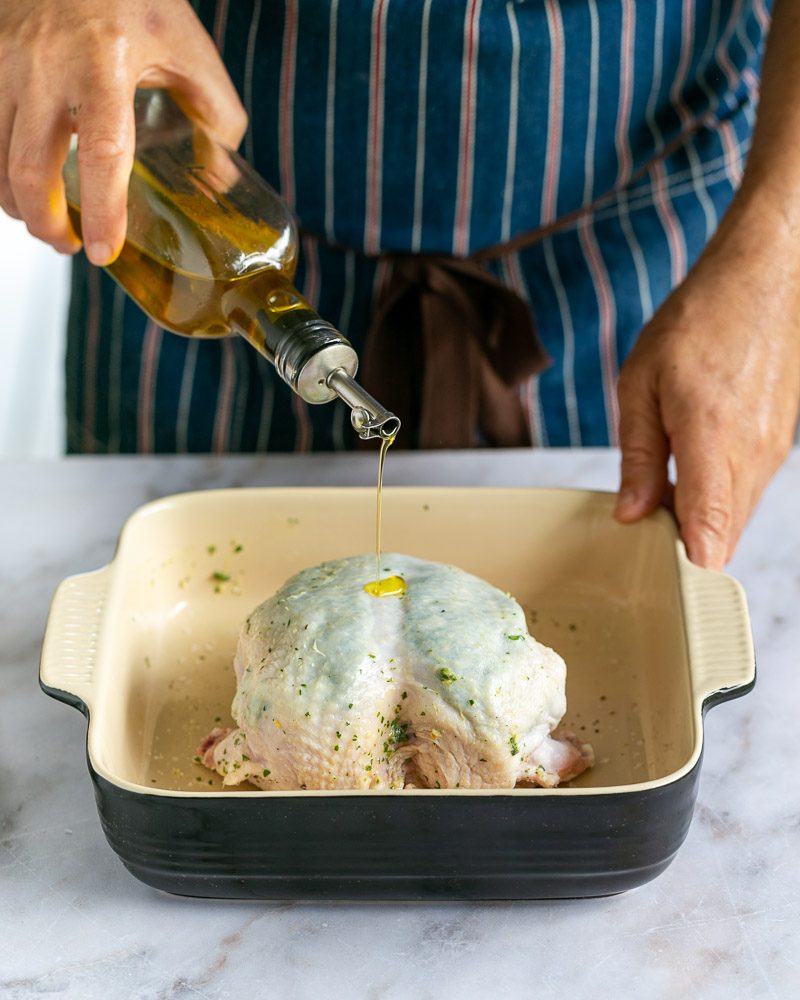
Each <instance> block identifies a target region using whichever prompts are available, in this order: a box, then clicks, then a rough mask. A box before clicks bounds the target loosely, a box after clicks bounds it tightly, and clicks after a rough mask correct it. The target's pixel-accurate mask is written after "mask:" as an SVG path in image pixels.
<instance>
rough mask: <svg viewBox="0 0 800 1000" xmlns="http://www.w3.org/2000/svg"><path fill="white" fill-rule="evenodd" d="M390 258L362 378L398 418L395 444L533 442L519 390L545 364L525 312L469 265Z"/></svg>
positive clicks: (428, 258)
mask: <svg viewBox="0 0 800 1000" xmlns="http://www.w3.org/2000/svg"><path fill="white" fill-rule="evenodd" d="M386 259H387V262H388V264H389V267H390V268H391V272H390V275H389V278H388V280H387V281H386V282H385V283H384V285H383V288H382V290H381V292H380V295H379V298H378V302H377V307H376V310H375V314H374V316H373V319H372V324H371V326H370V329H369V333H368V334H367V340H366V344H365V348H364V352H363V361H362V369H361V378H362V380H363V384H364V387H365V388H366V389H367V390H368V391H369V392H371V393H372V394H373V395H374V396H375V397H376V398H377V399H379V400H380V401H381V403H383V405H384V406H386V407H387V409H389V410H391V411H392V413H396V414H397V416H398V417H399V418H400V420H401V421H402V428H401V430H400V433H399V434H398V437H397V444H398V445H399V446H400V447H401V448H408V447H412V446H414V447H419V448H468V447H475V446H476V445H479V444H490V445H495V446H498V447H506V448H512V447H517V446H525V445H530V443H531V438H530V430H529V427H528V421H527V420H526V417H525V411H524V409H523V406H522V401H521V398H520V394H519V386H520V384H521V383H522V382H523V381H524V380H525V379H526V378H529V377H530V376H531V375H535V374H536V373H537V372H540V371H541V370H542V369H543V368H545V367H546V366H547V365H548V364H549V363H550V358H549V357H548V356H547V354H546V352H545V350H544V348H543V347H542V344H541V341H540V340H539V337H538V335H537V333H536V330H535V327H534V324H533V319H532V316H531V311H530V308H529V306H528V305H527V304H526V303H525V302H523V301H522V299H521V298H520V297H519V296H518V295H517V294H516V293H515V292H513V291H512V290H511V289H509V288H506V287H505V286H504V285H502V284H501V283H500V282H499V281H498V280H497V279H496V278H495V277H493V275H491V274H490V273H489V272H488V271H487V270H486V269H485V267H483V265H482V264H480V263H478V262H477V261H475V260H470V259H461V258H455V257H447V256H439V255H406V254H397V255H388V256H387V258H386Z"/></svg>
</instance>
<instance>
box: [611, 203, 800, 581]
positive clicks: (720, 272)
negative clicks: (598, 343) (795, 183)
mask: <svg viewBox="0 0 800 1000" xmlns="http://www.w3.org/2000/svg"><path fill="white" fill-rule="evenodd" d="M798 235H800V233H799V232H798V230H797V228H796V227H795V225H794V224H793V222H792V221H791V219H790V217H789V216H788V213H786V211H785V208H784V207H783V206H781V205H780V204H779V203H776V201H775V199H774V197H773V196H765V197H759V196H758V195H756V196H755V197H750V195H748V196H747V197H745V196H742V198H741V199H739V200H738V201H735V202H734V204H733V206H732V207H731V210H730V211H729V213H728V215H726V217H725V218H724V220H723V223H722V225H721V226H720V229H719V230H718V232H717V233H716V235H715V236H714V238H713V239H712V240H711V242H710V243H709V245H708V247H707V248H706V250H705V252H704V253H703V255H702V256H701V258H700V260H699V261H698V263H697V264H696V265H695V267H694V268H693V269H692V271H691V272H690V274H689V275H688V277H687V278H686V280H685V281H684V283H683V284H682V285H680V286H679V287H678V288H677V289H676V290H675V291H674V292H673V293H672V294H671V295H670V296H669V298H668V299H667V300H666V301H665V302H664V304H663V305H662V306H661V308H660V309H659V310H658V312H657V313H656V315H655V316H654V317H653V319H652V320H651V322H650V323H649V324H648V325H647V326H646V327H645V329H644V330H643V331H642V333H641V335H640V337H639V340H638V341H637V343H636V345H635V347H634V349H633V351H632V352H631V354H630V356H629V358H628V359H627V361H626V362H625V364H624V366H623V368H622V371H621V374H620V381H619V403H620V444H621V448H622V477H621V480H622V481H621V486H620V493H619V498H618V502H617V508H616V511H615V516H616V517H617V519H618V520H619V521H622V522H631V521H637V520H639V519H640V518H642V517H644V516H645V515H646V514H648V513H649V512H650V511H652V510H653V509H654V508H655V507H656V506H658V504H659V503H662V502H666V503H667V504H668V505H669V506H672V507H673V509H674V511H675V515H676V517H677V519H678V522H679V524H680V530H681V535H682V536H683V540H684V542H685V543H686V548H687V552H688V555H689V558H690V559H691V560H692V561H693V562H695V563H697V564H698V565H701V566H707V567H709V568H711V569H722V568H723V566H724V565H725V563H726V562H727V561H728V560H729V559H730V558H731V556H732V555H733V551H734V549H735V547H736V544H737V542H738V540H739V536H740V535H741V533H742V530H743V528H744V526H745V523H746V522H747V519H748V518H749V516H750V514H751V513H752V511H753V508H754V507H755V505H756V502H757V500H758V498H759V496H760V494H761V492H762V490H763V489H764V487H765V486H766V484H767V482H768V481H769V479H770V477H771V476H772V474H773V473H774V472H775V471H776V469H777V468H778V466H779V465H780V464H781V462H782V461H783V459H784V458H785V456H786V454H787V453H788V451H789V448H790V447H791V445H792V441H793V438H794V432H795V428H796V423H797V416H798V401H800V253H798ZM670 454H672V455H674V457H675V465H676V470H677V479H676V484H675V487H674V493H673V488H672V486H671V485H670V484H669V482H668V477H667V462H668V459H669V456H670Z"/></svg>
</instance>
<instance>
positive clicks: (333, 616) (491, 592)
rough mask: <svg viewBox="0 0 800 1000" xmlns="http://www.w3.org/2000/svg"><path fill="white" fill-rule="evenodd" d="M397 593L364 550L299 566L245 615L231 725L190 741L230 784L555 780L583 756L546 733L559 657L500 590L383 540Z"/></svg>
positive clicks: (573, 743)
mask: <svg viewBox="0 0 800 1000" xmlns="http://www.w3.org/2000/svg"><path fill="white" fill-rule="evenodd" d="M381 566H382V567H383V568H385V569H388V571H390V572H391V573H392V574H397V575H399V576H401V577H403V579H404V580H405V581H406V588H407V589H406V593H405V594H404V595H403V596H399V597H382V598H376V597H373V596H371V595H370V594H368V593H366V592H365V590H364V584H365V583H366V582H367V581H369V580H371V579H372V578H373V577H374V573H375V560H374V557H373V556H367V555H364V556H355V557H352V558H349V559H340V560H337V561H335V562H328V563H322V564H321V565H319V566H314V567H311V568H310V569H306V570H303V571H302V572H300V573H298V574H297V575H296V576H294V577H292V578H291V579H290V580H288V581H287V583H286V584H284V586H283V587H282V588H281V589H280V590H279V591H278V592H277V593H276V594H275V595H273V596H272V597H270V598H269V599H268V600H266V601H265V602H264V603H263V604H261V605H260V606H259V607H258V608H256V609H255V611H253V613H252V614H251V615H250V616H249V617H248V618H247V620H246V621H245V623H244V625H243V627H242V630H241V633H240V635H239V642H238V647H237V651H236V657H235V661H234V667H235V670H236V679H237V688H236V695H235V697H234V699H233V705H232V714H233V718H234V720H235V721H236V723H237V728H236V729H233V730H227V729H215V730H213V731H212V732H211V733H210V734H209V735H208V736H207V737H206V739H205V740H204V741H203V744H202V745H201V746H200V748H199V753H200V754H201V756H202V758H203V761H204V763H205V764H206V765H207V766H208V767H210V768H212V769H213V770H216V771H218V772H219V773H220V774H221V775H222V776H223V778H224V782H225V784H226V785H231V784H236V783H238V782H241V781H243V780H245V779H247V780H249V781H250V782H252V783H253V784H255V785H257V786H258V787H259V788H263V789H302V788H307V789H331V788H357V789H358V788H361V789H369V788H387V787H388V788H402V787H405V786H414V787H424V788H487V787H491V788H498V787H500V788H502V787H508V788H510V787H513V786H515V785H517V784H519V783H529V784H535V785H542V786H547V787H552V786H553V785H556V784H558V782H559V781H562V780H567V779H569V778H572V777H575V776H576V775H577V774H579V773H580V772H581V771H583V770H584V769H585V768H586V767H587V766H589V765H590V764H591V761H592V753H591V748H590V747H589V746H588V744H582V743H580V742H579V741H578V740H577V739H576V738H575V737H574V736H572V735H571V734H566V735H565V736H563V737H561V738H560V739H555V738H554V737H553V736H552V735H551V734H552V732H553V730H554V728H555V727H556V726H557V725H558V723H559V721H560V719H561V717H562V716H563V714H564V711H565V709H566V698H565V680H566V667H565V665H564V661H563V660H562V659H561V657H560V656H559V655H558V654H557V653H555V652H554V651H553V650H552V649H549V648H548V647H547V646H543V645H542V644H541V643H538V642H537V641H536V640H535V639H534V638H533V637H532V636H530V635H529V634H528V631H527V627H526V623H525V615H524V612H523V610H522V608H521V607H520V606H519V604H517V602H516V601H515V600H513V598H511V597H510V596H509V595H508V594H504V593H503V592H502V591H500V590H498V589H497V588H495V587H493V586H491V585H490V584H488V583H487V582H486V581H484V580H481V579H479V578H478V577H476V576H472V575H470V574H469V573H465V572H463V571H462V570H460V569H457V568H456V567H454V566H446V565H442V564H440V563H433V562H428V561H426V560H423V559H416V558H413V557H411V556H405V555H396V554H386V555H384V556H383V557H382V559H381Z"/></svg>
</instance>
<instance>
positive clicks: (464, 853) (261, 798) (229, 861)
mask: <svg viewBox="0 0 800 1000" xmlns="http://www.w3.org/2000/svg"><path fill="white" fill-rule="evenodd" d="M754 683H755V682H753V683H751V684H749V685H747V686H745V687H739V688H736V689H734V690H731V691H722V692H717V693H716V694H715V695H714V696H712V697H711V698H709V699H707V701H706V702H705V704H704V706H703V711H704V713H705V710H706V709H707V708H708V707H710V706H711V705H714V704H718V703H719V702H722V701H727V700H729V699H732V698H736V697H739V696H741V695H743V694H746V693H747V692H748V691H750V690H751V689H752V687H753V684H754ZM44 689H45V691H46V692H47V693H48V694H50V695H52V696H53V697H55V698H58V699H59V700H62V701H67V702H68V703H69V704H72V705H74V706H75V707H77V708H81V709H83V710H84V711H86V707H85V706H84V705H83V704H82V703H81V702H79V701H78V700H76V699H75V697H74V696H71V695H67V694H66V693H65V692H63V691H56V690H53V689H48V688H46V687H45V688H44ZM76 702H77V703H76ZM701 761H702V753H701V756H700V757H699V758H698V760H697V762H696V763H695V765H694V766H693V767H692V768H691V769H690V770H689V771H687V772H686V773H685V774H683V775H681V776H680V777H677V778H675V779H674V780H665V782H664V783H663V784H660V785H657V786H655V787H648V788H644V789H642V790H636V788H635V786H633V787H631V786H628V788H626V790H620V791H619V792H614V791H598V792H597V793H596V794H591V793H589V794H586V795H565V794H563V792H559V791H558V790H557V789H556V790H553V791H546V790H538V791H534V792H532V793H530V794H526V795H511V794H504V793H503V792H498V793H496V794H489V795H469V794H458V793H455V794H454V793H452V792H449V793H446V794H443V793H441V792H437V791H435V790H426V791H417V792H414V793H411V794H404V793H399V794H382V793H377V794H370V793H364V794H355V795H335V794H334V795H313V796H303V795H281V794H280V793H274V794H253V795H243V796H229V795H225V794H204V795H196V796H194V795H193V796H177V795H176V796H169V795H163V794H160V795H155V794H152V793H148V792H146V791H143V792H137V791H133V790H130V789H127V788H123V787H121V786H120V785H117V784H115V783H114V782H112V781H109V780H108V779H107V778H105V777H104V776H102V775H101V774H98V772H97V771H96V770H95V769H94V767H93V766H92V763H91V760H90V761H89V771H90V773H91V776H92V780H93V782H94V786H95V796H96V799H97V806H98V811H99V814H100V819H101V822H102V825H103V830H104V832H105V835H106V838H107V839H108V842H109V844H110V845H111V847H112V848H113V850H114V851H115V852H116V853H117V855H118V856H119V858H120V859H121V861H122V863H123V864H124V865H125V867H126V868H127V869H128V870H129V871H130V872H131V873H132V874H133V875H135V876H136V877H137V878H138V879H140V880H141V881H142V882H145V883H146V884H147V885H150V886H153V887H154V888H157V889H162V890H165V891H166V892H170V893H175V894H178V895H185V896H203V897H216V898H227V899H230V898H239V899H275V900H387V901H388V900H405V901H415V900H416V901H420V900H469V899H483V900H490V899H494V900H501V899H502V900H512V899H520V900H522V899H568V898H577V897H582V898H585V897H590V896H604V895H610V894H613V893H619V892H624V891H625V890H627V889H632V888H635V887H636V886H640V885H643V884H644V883H645V882H648V881H650V880H651V879H653V878H655V877H656V876H657V875H659V874H660V873H661V872H662V871H664V869H665V868H666V867H667V866H668V865H669V863H670V861H671V860H672V858H673V857H674V856H675V854H676V852H677V850H678V848H679V847H680V846H681V844H682V843H683V840H684V838H685V837H686V833H687V831H688V829H689V823H690V822H691V818H692V810H693V808H694V803H695V799H696V797H697V786H698V780H699V776H700V764H701Z"/></svg>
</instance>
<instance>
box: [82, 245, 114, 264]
mask: <svg viewBox="0 0 800 1000" xmlns="http://www.w3.org/2000/svg"><path fill="white" fill-rule="evenodd" d="M86 256H87V257H88V258H89V260H90V261H91V262H92V263H93V264H96V265H97V266H98V267H103V265H104V264H108V262H109V261H110V260H111V257H112V256H113V251H112V249H111V247H110V246H109V245H108V243H103V242H102V241H100V242H98V243H87V244H86Z"/></svg>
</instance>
